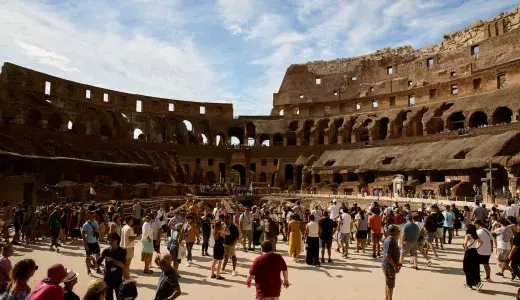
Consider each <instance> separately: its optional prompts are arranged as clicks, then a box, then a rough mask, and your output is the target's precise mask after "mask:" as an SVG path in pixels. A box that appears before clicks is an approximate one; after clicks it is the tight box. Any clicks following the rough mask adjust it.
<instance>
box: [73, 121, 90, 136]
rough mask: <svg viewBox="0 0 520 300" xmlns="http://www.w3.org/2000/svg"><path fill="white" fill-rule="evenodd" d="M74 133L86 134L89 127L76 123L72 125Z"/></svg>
mask: <svg viewBox="0 0 520 300" xmlns="http://www.w3.org/2000/svg"><path fill="white" fill-rule="evenodd" d="M72 132H74V133H76V134H86V133H87V126H85V124H83V123H74V124H72Z"/></svg>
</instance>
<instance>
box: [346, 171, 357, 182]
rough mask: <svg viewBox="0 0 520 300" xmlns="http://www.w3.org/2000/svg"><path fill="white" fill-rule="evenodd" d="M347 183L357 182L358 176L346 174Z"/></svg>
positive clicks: (351, 173) (350, 173)
mask: <svg viewBox="0 0 520 300" xmlns="http://www.w3.org/2000/svg"><path fill="white" fill-rule="evenodd" d="M347 181H359V176H358V174H356V173H353V172H348V173H347Z"/></svg>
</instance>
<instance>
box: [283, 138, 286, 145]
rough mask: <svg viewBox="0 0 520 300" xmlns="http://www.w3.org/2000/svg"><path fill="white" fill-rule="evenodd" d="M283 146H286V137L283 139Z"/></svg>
mask: <svg viewBox="0 0 520 300" xmlns="http://www.w3.org/2000/svg"><path fill="white" fill-rule="evenodd" d="M283 145H284V146H287V137H286V136H284V137H283Z"/></svg>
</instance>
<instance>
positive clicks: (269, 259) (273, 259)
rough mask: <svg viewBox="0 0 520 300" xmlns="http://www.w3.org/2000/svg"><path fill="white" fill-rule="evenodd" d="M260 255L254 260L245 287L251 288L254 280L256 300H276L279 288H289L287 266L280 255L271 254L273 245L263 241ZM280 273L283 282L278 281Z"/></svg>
mask: <svg viewBox="0 0 520 300" xmlns="http://www.w3.org/2000/svg"><path fill="white" fill-rule="evenodd" d="M261 248H262V255H260V256H258V257H257V258H255V260H254V261H253V264H252V265H251V268H250V269H249V275H248V276H247V279H246V285H247V286H251V282H252V281H253V278H254V279H255V288H256V299H257V300H271V299H273V300H276V299H279V297H280V293H281V287H282V286H283V287H285V288H288V287H289V285H290V284H289V272H288V270H287V265H286V263H285V261H284V260H283V257H282V256H281V255H280V254H277V253H274V252H273V244H272V243H271V242H270V241H264V242H263V243H262V245H261ZM280 273H281V274H282V276H283V281H282V280H281V279H280Z"/></svg>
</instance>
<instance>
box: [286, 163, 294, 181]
mask: <svg viewBox="0 0 520 300" xmlns="http://www.w3.org/2000/svg"><path fill="white" fill-rule="evenodd" d="M284 172H285V176H284V177H285V178H284V179H285V183H287V184H288V185H291V184H293V183H294V166H293V165H291V164H287V165H285V169H284Z"/></svg>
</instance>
